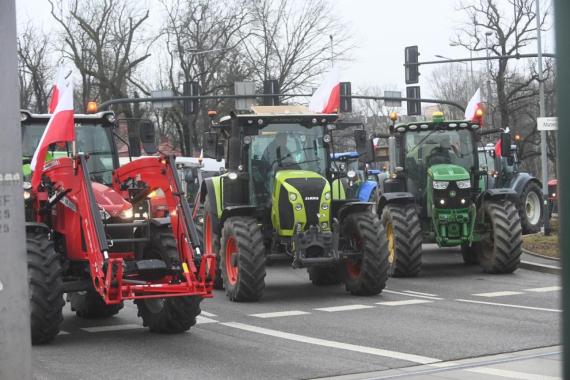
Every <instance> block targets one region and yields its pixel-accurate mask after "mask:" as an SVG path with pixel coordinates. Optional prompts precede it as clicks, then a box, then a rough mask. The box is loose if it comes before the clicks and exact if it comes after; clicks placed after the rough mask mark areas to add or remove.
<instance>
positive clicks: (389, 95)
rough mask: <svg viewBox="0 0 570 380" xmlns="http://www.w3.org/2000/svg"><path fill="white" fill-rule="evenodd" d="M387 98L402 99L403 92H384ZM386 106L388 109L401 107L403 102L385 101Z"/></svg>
mask: <svg viewBox="0 0 570 380" xmlns="http://www.w3.org/2000/svg"><path fill="white" fill-rule="evenodd" d="M384 97H385V98H401V97H402V92H401V91H384ZM384 105H385V106H386V107H401V106H402V101H401V100H384Z"/></svg>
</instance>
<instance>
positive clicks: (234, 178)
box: [228, 172, 238, 181]
mask: <svg viewBox="0 0 570 380" xmlns="http://www.w3.org/2000/svg"><path fill="white" fill-rule="evenodd" d="M237 177H238V175H237V173H236V172H231V173H230V174H228V178H229V179H231V180H232V181H233V180H236V179H237Z"/></svg>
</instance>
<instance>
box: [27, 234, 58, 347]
mask: <svg viewBox="0 0 570 380" xmlns="http://www.w3.org/2000/svg"><path fill="white" fill-rule="evenodd" d="M26 251H27V256H28V286H29V298H30V316H31V328H32V344H42V343H48V342H50V341H52V340H53V339H54V338H55V336H56V335H57V334H58V333H59V325H60V324H61V322H62V321H63V315H62V312H61V310H62V308H63V306H64V305H65V301H64V300H63V282H62V278H61V264H60V262H59V255H58V254H57V252H56V251H55V250H54V248H53V243H52V242H51V241H50V240H49V238H48V235H47V234H46V233H45V232H41V231H29V232H27V234H26Z"/></svg>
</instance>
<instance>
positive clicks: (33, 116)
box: [20, 110, 115, 123]
mask: <svg viewBox="0 0 570 380" xmlns="http://www.w3.org/2000/svg"><path fill="white" fill-rule="evenodd" d="M20 115H21V118H20V120H21V121H22V122H26V121H32V120H44V121H45V122H46V123H47V122H48V120H49V119H50V117H51V115H52V114H51V113H32V112H30V111H28V110H20ZM108 115H115V113H114V112H113V111H101V112H97V113H93V114H83V113H76V114H74V115H73V117H74V119H75V120H76V121H84V120H101V119H103V120H108V118H107V117H108Z"/></svg>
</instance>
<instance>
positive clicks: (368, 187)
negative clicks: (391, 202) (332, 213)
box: [358, 181, 378, 202]
mask: <svg viewBox="0 0 570 380" xmlns="http://www.w3.org/2000/svg"><path fill="white" fill-rule="evenodd" d="M377 186H378V184H377V183H376V182H373V181H365V182H363V183H362V184H361V185H360V187H359V188H358V199H359V200H360V201H361V202H368V201H370V197H371V196H372V194H373V193H374V191H375V190H376V187H377Z"/></svg>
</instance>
